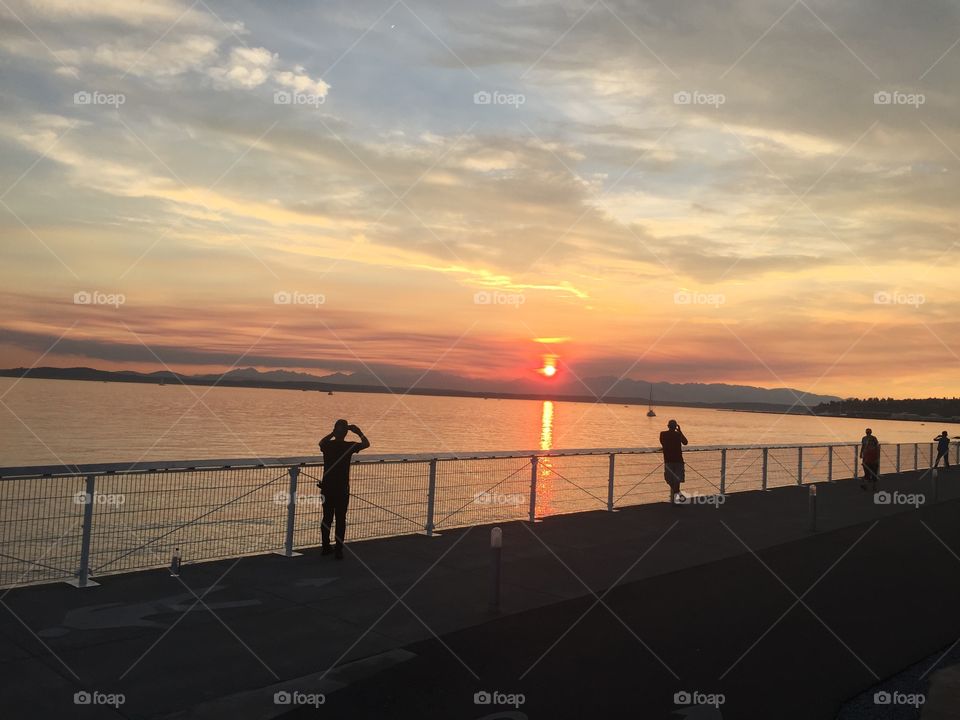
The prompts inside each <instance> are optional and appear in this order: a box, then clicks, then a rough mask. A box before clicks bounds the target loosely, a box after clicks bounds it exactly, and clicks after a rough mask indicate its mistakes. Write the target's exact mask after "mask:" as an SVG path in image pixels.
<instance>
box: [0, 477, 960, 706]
mask: <svg viewBox="0 0 960 720" xmlns="http://www.w3.org/2000/svg"><path fill="white" fill-rule="evenodd" d="M939 485H940V488H939V492H940V502H939V503H938V504H936V505H932V504H927V505H921V506H920V509H919V510H916V509H914V508H913V507H912V506H905V505H876V504H874V503H873V501H872V497H871V496H870V495H869V494H867V493H864V492H863V491H861V490H860V488H859V487H858V486H857V484H855V483H853V482H839V483H835V484H830V485H821V486H820V487H819V493H818V504H819V524H818V533H816V534H811V532H810V530H809V527H808V515H807V507H808V490H807V488H805V487H804V488H798V487H787V488H780V489H776V490H772V491H769V492H752V493H739V494H734V495H730V496H727V498H726V502H725V503H724V504H723V505H722V506H720V507H719V508H718V507H716V506H713V505H703V506H698V505H692V506H683V507H669V506H666V505H646V506H639V507H634V508H626V509H623V510H621V511H619V512H615V513H606V512H593V513H582V514H578V515H569V516H562V517H554V518H548V519H546V520H544V521H543V522H540V523H537V524H535V525H533V526H531V525H529V524H527V523H520V522H517V523H509V524H506V525H504V526H503V534H504V551H503V552H504V569H503V578H504V586H503V599H502V613H501V614H500V615H499V616H496V615H492V614H491V613H490V611H489V610H488V608H487V600H488V584H489V581H488V570H489V567H488V566H489V549H488V542H489V540H488V538H489V528H472V529H466V530H460V531H455V532H449V533H445V534H444V535H442V536H440V537H435V538H427V537H425V536H409V537H401V538H391V539H386V540H377V541H370V542H364V543H357V544H355V545H349V546H348V548H349V550H350V552H348V554H347V559H346V560H345V561H343V562H337V561H335V560H333V559H332V558H330V557H320V556H319V553H318V552H317V551H316V550H308V551H306V552H305V554H304V556H303V557H299V558H283V557H279V556H262V557H255V558H243V559H239V560H232V561H223V562H216V563H208V564H203V565H196V566H187V567H186V568H185V569H184V572H183V575H182V577H181V578H180V579H176V578H171V577H170V576H169V574H168V573H166V571H150V572H141V573H134V574H129V575H118V576H112V577H104V578H101V579H100V581H101V582H102V586H101V587H98V588H92V589H87V590H77V589H74V588H71V587H69V586H65V585H51V586H38V587H31V588H20V589H17V590H13V591H10V592H8V593H6V594H5V595H4V596H3V598H2V604H3V605H4V608H5V609H3V610H2V611H0V612H2V613H3V614H2V615H0V664H2V671H3V673H4V676H5V682H4V689H3V690H2V697H0V700H2V702H3V707H4V708H5V713H4V716H5V717H11V718H19V717H30V718H34V717H39V716H50V717H112V718H116V717H129V718H154V717H208V718H219V717H228V716H229V717H231V718H270V717H277V716H279V715H282V714H284V713H289V712H291V711H292V712H294V714H299V713H306V714H310V715H311V716H312V715H313V714H315V712H319V713H323V714H326V715H331V714H333V715H334V716H342V717H348V716H349V717H351V718H353V717H358V718H362V717H378V718H383V717H423V718H433V717H436V718H451V717H464V718H480V717H485V716H489V717H490V718H493V717H514V718H520V717H531V718H533V717H535V718H557V717H576V716H580V715H582V713H580V712H579V711H578V712H573V711H572V708H573V707H575V706H580V707H582V708H583V709H584V712H587V711H588V710H589V709H590V708H592V709H593V710H594V711H596V712H601V711H606V712H609V713H611V715H608V716H613V717H620V716H623V714H624V713H626V712H629V713H631V716H633V717H668V716H670V713H671V712H672V711H673V710H676V709H678V707H677V706H676V705H675V704H674V693H676V692H682V691H686V692H690V693H694V692H702V693H705V694H709V693H716V692H723V693H724V694H725V695H726V696H727V702H726V703H724V705H723V706H722V707H721V708H720V710H719V712H721V713H722V715H716V714H714V715H708V714H704V713H707V712H710V710H709V709H708V708H702V707H701V708H687V710H686V711H685V713H686V716H687V717H721V716H722V717H726V718H729V717H762V716H771V717H772V716H776V717H803V718H820V717H822V718H831V717H833V715H834V714H835V713H836V710H837V708H838V707H839V704H840V702H841V701H842V700H844V699H846V698H848V697H852V696H854V695H856V694H858V693H859V692H862V691H863V690H865V689H866V688H869V687H871V686H873V685H874V684H876V683H877V681H878V680H880V679H882V678H883V677H886V676H888V675H891V674H894V673H895V672H896V671H898V670H899V669H901V668H903V667H905V666H907V665H909V664H911V663H913V662H916V661H917V660H919V659H921V658H923V657H926V656H928V655H930V654H932V653H934V652H936V651H937V650H938V649H940V648H944V647H946V646H947V645H949V644H950V643H952V642H953V641H954V640H955V639H956V638H957V637H958V636H960V616H956V614H955V608H956V607H957V603H958V600H960V558H957V557H955V556H954V555H953V553H954V552H956V551H957V550H958V549H960V523H958V522H957V520H958V514H960V502H958V501H957V500H958V499H960V476H958V477H956V478H954V477H949V476H941V481H940V483H939ZM894 488H895V489H896V490H898V491H899V492H901V493H903V494H904V496H905V497H903V498H901V499H904V500H906V499H909V498H908V497H906V496H909V495H917V494H920V493H923V494H927V495H928V496H929V493H930V482H929V477H927V476H924V475H923V474H922V473H905V474H902V475H900V476H896V477H887V478H884V480H883V481H882V482H881V489H887V490H890V489H894ZM875 521H880V522H877V523H876V524H874V523H875ZM951 548H952V549H951ZM811 586H813V587H812V589H811V590H810V591H809V594H808V595H805V594H804V593H805V592H806V591H807V590H808V588H810V587H811ZM608 588H612V589H611V590H610V592H609V594H608V595H606V596H604V595H603V594H602V593H603V591H605V590H606V589H608ZM594 593H598V594H599V595H600V597H603V598H604V599H603V603H601V604H599V605H598V604H597V597H596V596H595V595H594ZM798 597H799V598H800V599H801V600H800V602H796V601H797V598H798ZM604 605H607V606H608V607H609V609H607V608H606V607H604ZM791 606H793V609H792V610H790V611H789V612H787V611H788V609H789V608H791ZM591 608H592V609H591ZM587 611H589V612H587ZM585 612H586V615H585V616H584V617H583V619H582V620H579V621H578V618H580V617H581V616H582V615H584V613H585ZM571 626H573V630H569V628H570V627H571ZM771 627H772V629H771ZM741 656H742V659H739V660H738V658H741ZM331 668H333V669H331ZM484 691H489V692H491V693H492V692H493V691H500V692H503V693H507V694H510V693H523V694H524V695H526V702H525V703H524V705H523V706H522V707H520V708H519V709H517V710H515V711H514V708H506V707H496V706H493V705H475V704H474V702H473V700H474V695H475V694H476V693H482V692H484ZM77 692H88V693H91V695H90V697H91V699H92V700H93V701H94V702H95V703H105V702H111V701H112V702H114V703H118V701H119V699H120V698H119V694H122V695H123V701H124V702H123V703H122V704H117V707H111V706H109V705H105V704H91V705H87V706H82V705H75V704H74V696H75V693H77ZM97 693H99V694H97ZM277 693H280V694H279V695H277ZM321 693H322V694H323V699H324V700H325V702H324V703H323V704H322V705H319V700H320V694H321ZM484 697H485V696H482V695H481V696H479V699H481V700H482V699H484ZM85 698H86V696H80V699H81V700H82V699H85ZM275 699H276V700H280V701H281V702H282V701H284V700H287V699H290V700H292V701H293V702H300V703H311V702H312V703H315V704H318V706H319V710H315V709H314V708H312V707H310V706H309V705H307V706H306V707H303V708H300V709H299V710H297V709H293V708H291V706H290V705H286V704H277V703H276V702H275ZM500 710H511V711H514V712H515V713H520V714H514V715H498V714H496V712H495V711H500ZM698 713H699V714H698ZM763 713H766V715H764V714H763ZM770 713H774V714H773V715H770ZM675 717H677V716H675ZM877 717H882V716H881V715H878V716H877Z"/></svg>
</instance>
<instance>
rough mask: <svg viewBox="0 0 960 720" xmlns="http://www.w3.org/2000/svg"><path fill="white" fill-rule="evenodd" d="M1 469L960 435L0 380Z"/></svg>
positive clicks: (721, 415) (582, 407) (736, 416)
mask: <svg viewBox="0 0 960 720" xmlns="http://www.w3.org/2000/svg"><path fill="white" fill-rule="evenodd" d="M0 396H2V398H3V402H4V403H5V404H6V405H7V406H9V409H7V408H3V407H0V413H2V416H3V420H2V422H0V466H7V467H9V466H17V465H45V464H55V463H61V462H62V463H67V464H72V463H86V462H111V461H137V460H141V459H143V460H164V459H167V460H174V459H200V458H238V457H262V458H270V457H279V456H299V455H313V454H316V452H317V441H318V440H319V438H320V437H321V436H322V435H324V434H325V433H326V432H327V431H328V429H329V428H330V426H331V425H332V424H333V421H334V420H336V419H337V418H339V417H345V418H347V419H348V420H350V421H351V422H353V423H355V424H357V425H359V426H360V427H361V428H363V430H364V431H365V432H366V433H367V435H368V436H369V438H370V440H371V442H372V443H373V448H372V449H371V452H375V453H398V452H410V453H420V452H464V451H470V450H475V451H484V450H530V449H562V448H588V447H649V446H652V445H656V444H657V434H658V433H659V431H660V430H661V429H662V428H663V426H664V425H665V423H666V421H667V420H668V419H669V418H671V417H672V418H676V419H677V420H679V421H680V423H681V425H682V426H683V429H684V432H685V433H686V435H687V437H689V438H690V442H691V444H693V445H718V444H747V443H801V442H805V443H813V442H855V441H858V440H859V439H860V437H861V436H862V434H863V429H864V427H865V426H866V425H868V424H869V425H870V426H871V427H872V428H873V429H874V432H875V434H876V435H877V436H878V437H879V438H880V440H881V442H916V441H929V440H930V439H932V438H933V436H934V435H935V434H936V433H938V432H939V431H940V430H949V431H950V434H951V435H957V434H960V425H951V424H949V423H943V424H941V423H916V422H900V421H889V420H870V421H864V420H857V419H847V418H812V417H799V416H790V415H773V414H764V413H746V412H730V411H725V410H703V409H694V408H679V407H676V408H671V407H658V408H657V412H658V417H656V418H647V417H646V407H644V406H629V407H624V406H622V405H609V404H595V403H575V402H549V401H546V402H545V401H534V400H493V399H491V400H482V399H477V398H446V397H423V396H406V397H395V396H392V395H388V394H364V393H348V392H338V393H335V394H334V395H327V394H326V393H320V392H302V391H299V390H261V389H255V388H220V387H215V388H208V387H189V388H187V387H183V386H181V385H166V386H159V385H144V384H134V383H102V382H79V381H66V380H22V381H19V382H17V381H16V380H15V379H13V378H0Z"/></svg>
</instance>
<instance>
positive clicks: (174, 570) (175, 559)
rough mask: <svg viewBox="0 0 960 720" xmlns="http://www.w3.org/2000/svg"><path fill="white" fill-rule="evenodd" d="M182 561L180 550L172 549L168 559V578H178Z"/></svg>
mask: <svg viewBox="0 0 960 720" xmlns="http://www.w3.org/2000/svg"><path fill="white" fill-rule="evenodd" d="M182 564H183V560H182V558H181V557H180V548H174V551H173V556H172V557H171V558H170V577H180V568H181V566H182Z"/></svg>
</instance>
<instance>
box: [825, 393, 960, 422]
mask: <svg viewBox="0 0 960 720" xmlns="http://www.w3.org/2000/svg"><path fill="white" fill-rule="evenodd" d="M813 411H814V412H815V413H816V414H817V415H843V416H846V417H864V418H866V417H870V418H890V419H891V420H933V421H936V420H949V421H951V422H960V398H906V399H902V400H894V399H893V398H846V399H844V400H834V401H833V402H829V403H822V404H820V405H817V406H816V407H814V408H813Z"/></svg>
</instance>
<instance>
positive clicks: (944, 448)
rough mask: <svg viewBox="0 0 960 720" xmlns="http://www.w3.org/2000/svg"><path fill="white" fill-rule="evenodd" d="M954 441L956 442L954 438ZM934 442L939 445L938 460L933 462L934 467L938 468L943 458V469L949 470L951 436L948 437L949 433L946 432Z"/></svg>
mask: <svg viewBox="0 0 960 720" xmlns="http://www.w3.org/2000/svg"><path fill="white" fill-rule="evenodd" d="M954 440H956V438H954ZM934 441H936V443H937V459H936V460H934V461H933V466H934V467H937V466H938V465H939V464H940V458H943V467H944V468H947V469H949V467H950V436H949V435H947V431H946V430H944V431H943V432H942V433H940V434H939V435H937V436H936V437H935V438H934Z"/></svg>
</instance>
